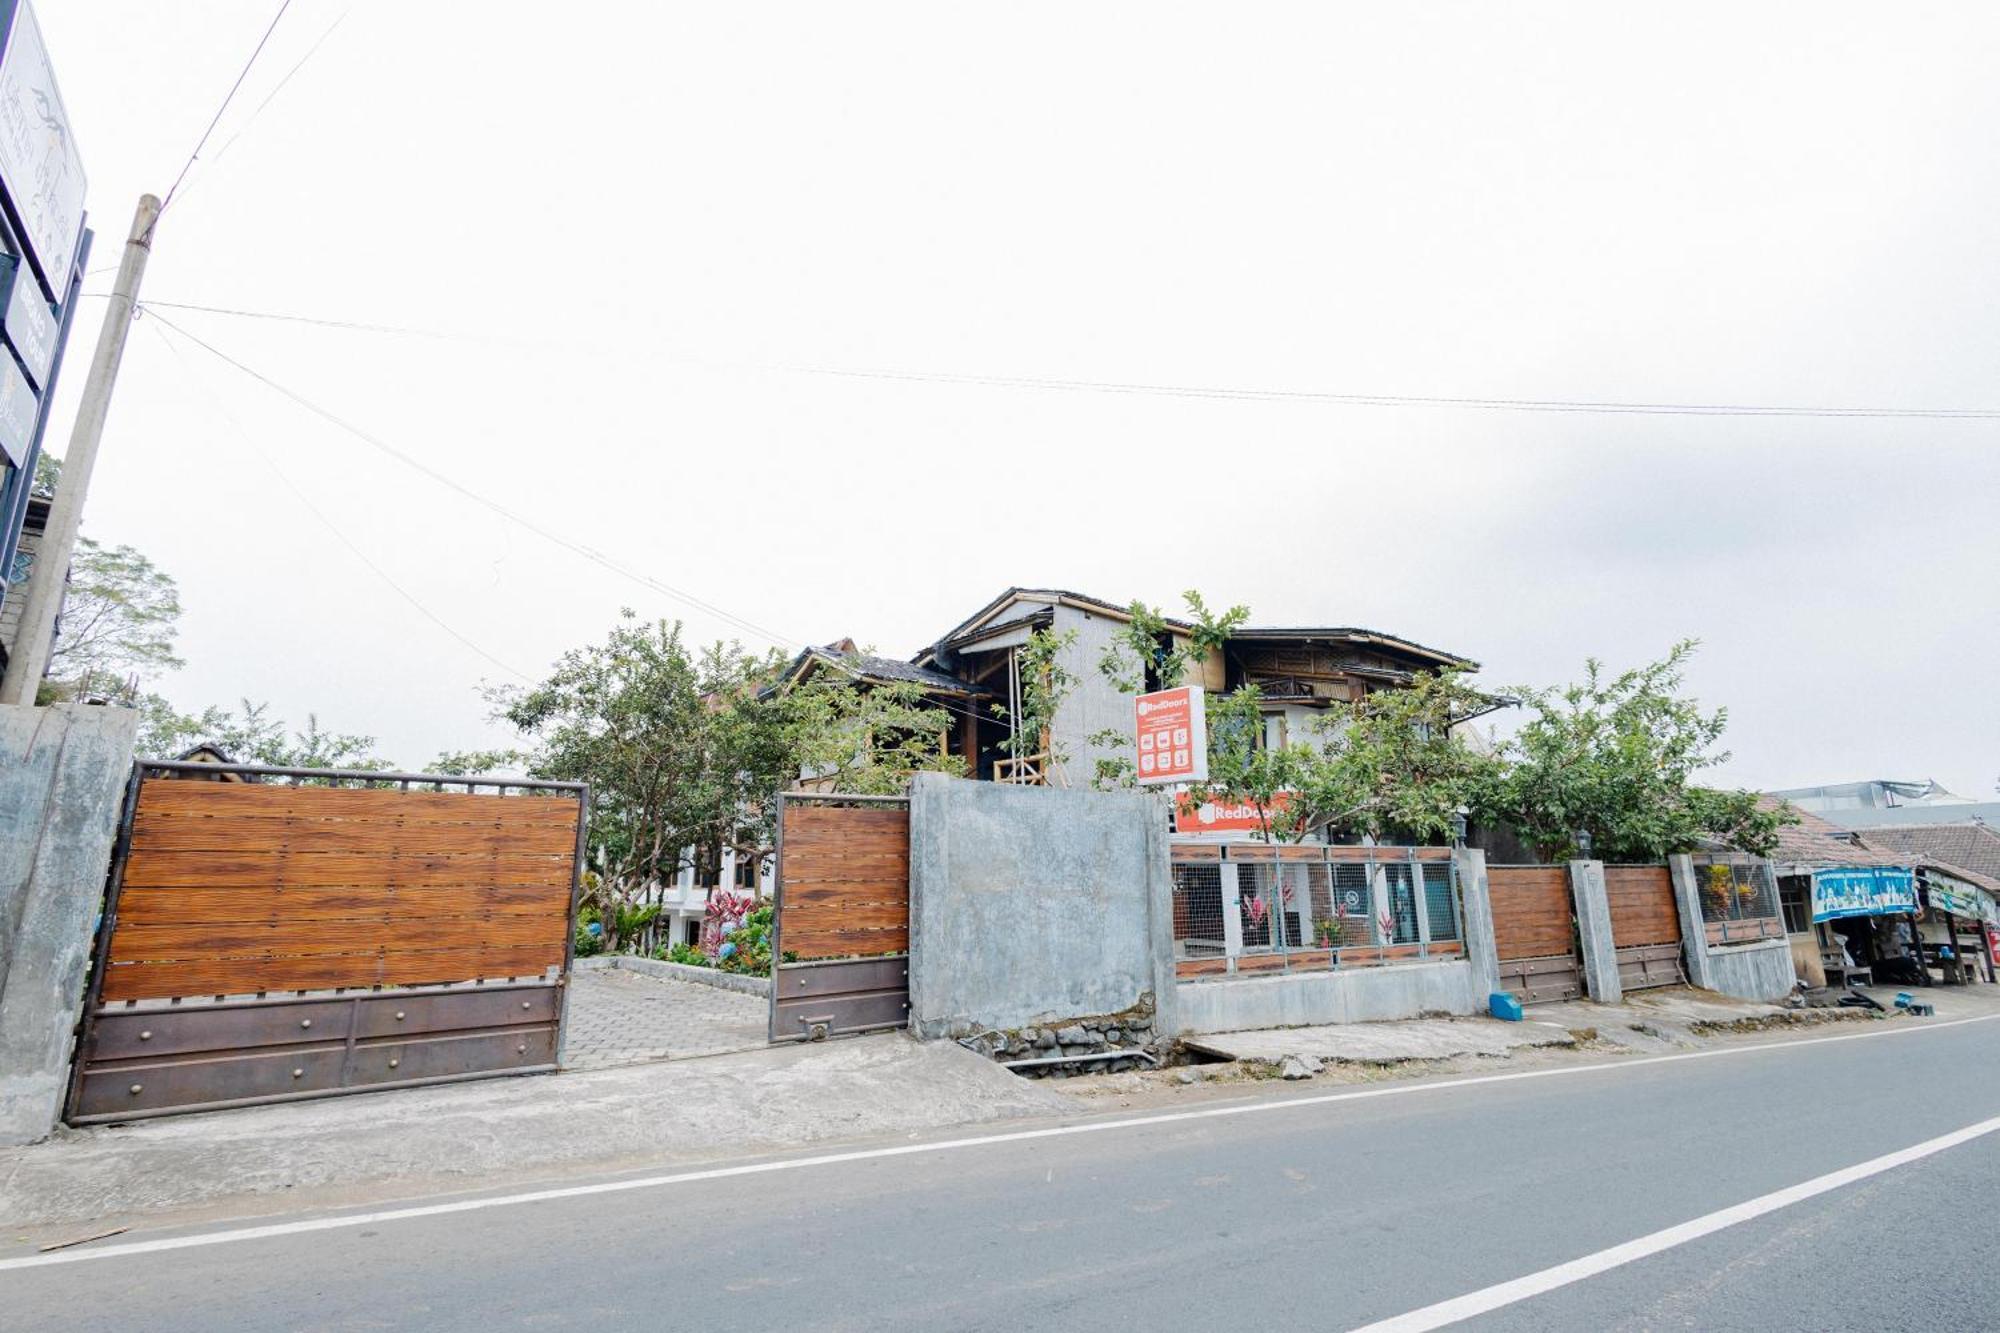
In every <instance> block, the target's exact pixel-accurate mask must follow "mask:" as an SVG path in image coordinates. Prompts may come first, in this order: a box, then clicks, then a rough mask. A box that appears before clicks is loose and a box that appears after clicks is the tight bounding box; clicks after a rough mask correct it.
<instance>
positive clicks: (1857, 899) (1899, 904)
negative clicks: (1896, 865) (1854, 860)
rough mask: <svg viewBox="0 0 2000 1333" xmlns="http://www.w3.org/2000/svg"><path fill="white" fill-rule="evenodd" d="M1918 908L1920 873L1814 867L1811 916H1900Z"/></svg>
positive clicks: (1829, 919) (1828, 917) (1828, 918)
mask: <svg viewBox="0 0 2000 1333" xmlns="http://www.w3.org/2000/svg"><path fill="white" fill-rule="evenodd" d="M1916 910H1917V877H1916V876H1915V875H1914V874H1912V873H1911V872H1910V871H1908V870H1876V869H1863V868H1861V867H1858V866H1857V867H1854V868H1852V869H1848V870H1815V871H1813V881H1812V919H1813V920H1815V921H1832V920H1834V919H1835V918H1836V917H1844V916H1897V915H1900V914H1901V913H1904V912H1914V911H1916Z"/></svg>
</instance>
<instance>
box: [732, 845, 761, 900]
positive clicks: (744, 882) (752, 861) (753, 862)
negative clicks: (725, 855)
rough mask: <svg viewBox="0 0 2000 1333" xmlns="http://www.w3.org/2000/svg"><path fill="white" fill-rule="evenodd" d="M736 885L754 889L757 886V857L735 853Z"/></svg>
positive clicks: (740, 887) (741, 887)
mask: <svg viewBox="0 0 2000 1333" xmlns="http://www.w3.org/2000/svg"><path fill="white" fill-rule="evenodd" d="M736 887H737V888H739V889H748V890H751V891H755V889H756V888H757V858H756V857H754V856H745V855H743V854H742V853H741V852H738V853H737V854H736Z"/></svg>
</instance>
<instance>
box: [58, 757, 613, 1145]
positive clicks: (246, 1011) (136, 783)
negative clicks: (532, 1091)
mask: <svg viewBox="0 0 2000 1333" xmlns="http://www.w3.org/2000/svg"><path fill="white" fill-rule="evenodd" d="M229 774H234V775H237V776H238V777H239V778H248V779H259V778H292V779H302V778H303V779H324V780H328V781H329V782H332V781H340V782H364V781H365V782H376V783H394V784H396V786H397V789H398V790H400V791H408V790H409V789H410V785H411V784H412V783H420V784H423V785H425V786H432V785H437V786H443V787H463V788H465V789H466V792H467V793H468V794H472V793H474V792H476V791H477V789H478V788H481V787H491V788H494V789H495V791H494V793H493V794H494V795H499V794H500V793H501V791H502V790H503V789H520V790H532V791H552V792H568V793H573V794H574V795H575V796H576V798H577V832H576V850H575V853H574V856H573V857H572V859H571V863H570V891H569V910H568V912H567V914H566V919H565V923H564V926H565V928H564V933H563V955H562V970H561V972H560V973H559V974H558V975H557V977H556V978H555V980H553V981H535V982H511V981H497V982H494V983H492V984H487V983H485V982H483V981H468V982H464V983H454V984H450V985H433V986H412V987H387V988H380V987H378V988H374V989H371V990H367V991H357V990H356V989H355V988H352V987H347V988H334V989H329V990H321V991H307V992H305V993H304V994H299V995H291V996H281V997H275V998H267V997H265V996H264V995H262V994H259V995H258V996H257V997H256V998H253V999H241V998H235V999H227V1000H222V1001H218V1002H214V1003H209V1004H199V1005H182V1004H181V1003H180V1001H179V1000H178V999H176V1000H173V1001H171V1002H170V1004H168V1005H166V1006H160V1005H154V1006H151V1007H147V1008H140V1007H125V1008H115V1009H107V1008H105V1007H104V1001H103V992H104V976H105V970H106V968H107V967H108V965H109V963H110V954H111V941H112V937H113V936H114V935H115V934H116V933H117V928H118V909H119V905H120V901H121V899H122V897H123V894H124V889H125V871H126V866H127V864H128V863H129V861H130V860H131V854H132V826H133V822H134V819H135V817H136V816H137V814H138V805H139V793H140V791H141V789H142V788H143V787H144V785H145V779H146V778H147V776H148V775H157V776H159V777H173V776H182V777H187V778H208V779H211V780H219V779H221V778H222V777H223V776H224V775H229ZM294 785H296V783H294ZM589 828H590V785H589V784H588V783H583V782H552V781H545V780H540V779H530V778H498V777H481V776H471V777H467V776H458V775H453V774H443V773H395V772H374V771H371V770H365V769H320V768H281V767H274V766H271V765H266V764H211V763H199V762H194V761H188V760H165V759H141V760H137V761H135V762H134V763H133V765H132V775H131V777H129V778H128V779H127V780H126V787H125V800H124V806H123V809H122V811H121V812H120V815H119V823H118V837H117V841H116V842H115V843H114V844H113V848H112V857H111V868H110V872H109V874H108V876H107V881H106V885H105V890H104V899H103V906H102V910H101V911H100V914H99V918H98V925H97V936H96V940H95V943H94V947H93V951H92V957H91V966H90V983H89V987H88V989H87V990H86V992H85V996H84V1004H83V1011H82V1013H81V1014H80V1015H79V1016H78V1019H77V1022H76V1026H75V1028H74V1030H73V1040H72V1046H71V1052H70V1078H69V1090H68V1094H67V1096H66V1097H65V1099H64V1114H63V1119H64V1121H65V1123H68V1124H72V1125H86V1124H102V1123H109V1122H124V1121H130V1120H142V1119H150V1118H153V1117H156V1116H164V1115H184V1114H191V1113H194V1112H198V1111H215V1110H224V1109H229V1108H233V1107H239V1106H255V1105H262V1104H265V1103H271V1102H293V1101H307V1100H312V1099H317V1098H321V1097H334V1096H342V1095H346V1094H349V1093H357V1092H374V1091H378V1090H381V1089H384V1088H392V1087H420V1086H426V1085H430V1084H437V1083H456V1082H462V1081H465V1080H469V1079H477V1078H493V1077H497V1076H500V1075H503V1074H534V1073H553V1072H556V1071H557V1070H559V1069H560V1068H561V1067H562V1053H563V1043H564V1040H565V1038H566V1036H567V1029H568V1021H569V1003H568V999H569V977H570V973H571V970H572V968H573V966H574V964H575V961H576V914H577V906H578V901H579V896H580V894H579V890H580V889H581V887H582V869H583V859H584V854H585V849H586V840H587V838H588V834H589ZM500 997H504V998H500ZM516 1005H518V1006H519V1010H518V1011H517V1010H516V1009H515V1007H514V1006H516ZM523 1013H525V1015H526V1016H525V1017H523V1016H522V1014H523ZM302 1014H303V1015H306V1017H303V1018H301V1017H300V1015H302ZM383 1014H387V1015H388V1022H389V1023H392V1024H395V1025H396V1026H395V1027H394V1028H392V1029H387V1030H384V1029H383V1027H382V1022H381V1017H382V1015H383ZM412 1015H414V1021H412ZM320 1019H324V1020H326V1021H324V1022H323V1024H322V1026H321V1028H320V1033H321V1035H320V1036H317V1037H308V1036H307V1035H305V1034H306V1033H307V1032H309V1031H310V1029H311V1028H312V1026H313V1023H314V1021H315V1020H320ZM202 1026H208V1027H219V1028H220V1029H221V1030H222V1033H223V1034H225V1035H227V1036H228V1037H229V1038H231V1039H232V1041H233V1043H234V1044H232V1045H229V1046H224V1047H217V1046H213V1045H208V1046H204V1045H202V1044H201V1043H203V1042H204V1041H213V1040H214V1039H215V1034H202V1033H201V1032H200V1031H199V1029H200V1028H201V1027H202ZM128 1029H129V1030H128ZM393 1034H401V1035H400V1037H398V1036H397V1035H393ZM155 1040H159V1041H160V1044H159V1045H158V1046H154V1045H152V1043H153V1042H154V1041H155ZM138 1043H146V1045H145V1046H144V1047H143V1048H142V1047H141V1046H139V1045H138ZM250 1043H255V1044H254V1045H252V1044H250ZM333 1043H338V1045H334V1044H333ZM510 1044H511V1045H512V1046H514V1047H515V1050H514V1051H513V1052H512V1054H513V1055H514V1056H515V1057H516V1058H515V1059H514V1060H512V1061H507V1060H506V1059H505V1057H506V1055H507V1052H506V1050H505V1047H506V1046H507V1045H510ZM308 1045H311V1046H314V1047H316V1049H314V1050H310V1051H307V1050H304V1049H303V1048H304V1047H306V1046H308ZM177 1046H178V1049H176V1047H177ZM100 1048H101V1049H100ZM141 1049H144V1050H145V1051H146V1052H147V1053H148V1055H149V1056H150V1057H151V1059H152V1060H153V1063H151V1064H149V1065H147V1066H146V1068H147V1069H149V1070H151V1069H164V1070H166V1071H169V1072H168V1073H167V1077H168V1079H169V1080H170V1082H169V1086H170V1087H174V1086H179V1087H184V1088H188V1089H189V1090H190V1091H194V1092H197V1093H198V1092H200V1091H201V1090H203V1089H205V1088H207V1087H208V1085H209V1083H210V1081H211V1080H214V1081H216V1082H217V1084H218V1086H217V1087H216V1091H217V1092H219V1093H222V1094H223V1095H219V1096H215V1097H212V1098H210V1099H208V1100H205V1101H198V1102H188V1103H184V1104H175V1105H171V1106H162V1107H157V1108H151V1109H147V1108H134V1109H127V1110H122V1111H116V1112H109V1111H86V1110H84V1109H83V1108H84V1101H85V1081H86V1076H87V1075H91V1074H103V1073H114V1072H118V1071H120V1070H121V1069H124V1068H128V1067H130V1066H127V1065H120V1064H117V1063H113V1064H110V1065H109V1066H102V1065H100V1066H99V1067H97V1068H93V1067H92V1066H93V1063H94V1062H97V1061H113V1062H116V1061H123V1060H133V1059H135V1058H136V1057H137V1055H138V1052H139V1050H141ZM377 1049H381V1050H383V1051H385V1052H387V1053H385V1054H384V1056H383V1066H384V1067H383V1068H382V1069H381V1070H374V1069H369V1068H360V1067H357V1066H358V1064H359V1063H360V1061H359V1058H358V1053H362V1052H369V1051H373V1050H377ZM221 1051H239V1052H244V1053H249V1052H256V1055H255V1056H252V1057H251V1059H261V1058H262V1057H263V1056H270V1057H273V1058H272V1059H271V1060H270V1061H269V1067H268V1068H267V1069H263V1070H256V1069H250V1068H244V1069H240V1070H237V1071H230V1070H227V1069H224V1068H221V1067H220V1066H222V1065H223V1063H224V1062H223V1061H222V1060H220V1059H217V1058H214V1057H215V1056H217V1054H218V1053H219V1052H221ZM332 1055H338V1056H339V1059H338V1060H337V1061H334V1060H328V1059H324V1058H320V1059H313V1058H311V1057H315V1056H317V1057H326V1056H332ZM175 1056H182V1057H185V1058H184V1059H182V1060H180V1061H175V1060H174V1058H173V1057H175ZM278 1057H282V1058H278ZM405 1060H408V1061H410V1063H411V1066H412V1067H411V1068H410V1069H409V1070H407V1071H406V1070H404V1069H403V1063H404V1061H405ZM294 1061H296V1062H297V1063H294ZM236 1063H237V1064H238V1065H239V1066H247V1065H249V1064H250V1060H238V1061H237V1062H236ZM204 1065H206V1066H210V1067H209V1068H207V1069H204V1068H203V1066H204ZM287 1065H289V1066H291V1068H290V1069H289V1070H285V1069H284V1068H283V1066H287ZM390 1069H393V1070H395V1071H396V1072H395V1073H394V1074H390V1073H388V1072H387V1071H388V1070H390ZM176 1070H186V1071H189V1072H188V1073H187V1074H186V1075H185V1076H183V1077H181V1078H179V1079H177V1080H176V1079H175V1078H174V1074H173V1072H171V1071H176ZM272 1070H276V1071H278V1072H277V1074H276V1075H273V1074H272V1073H271V1072H270V1071H272ZM232 1072H234V1073H235V1074H236V1075H237V1081H240V1082H241V1083H242V1084H243V1087H244V1090H243V1091H241V1092H235V1095H230V1094H231V1093H232V1092H234V1091H235V1090H233V1089H231V1088H229V1087H227V1086H226V1085H228V1084H229V1083H230V1082H231V1081H232V1079H231V1074H232ZM308 1073H311V1074H312V1075H313V1078H312V1081H313V1082H314V1083H315V1084H316V1085H318V1086H313V1087H310V1088H305V1089H301V1090H298V1091H293V1090H291V1088H292V1087H294V1086H296V1081H297V1080H302V1079H305V1078H306V1076H307V1074H308ZM279 1078H282V1082H278V1081H277V1079H279ZM329 1081H330V1083H331V1085H330V1086H328V1085H326V1084H327V1083H328V1082H329ZM142 1087H143V1084H134V1085H132V1093H133V1095H138V1094H139V1091H140V1089H141V1088H142ZM280 1088H282V1089H284V1090H282V1091H280V1090H275V1089H280ZM260 1089H273V1090H260Z"/></svg>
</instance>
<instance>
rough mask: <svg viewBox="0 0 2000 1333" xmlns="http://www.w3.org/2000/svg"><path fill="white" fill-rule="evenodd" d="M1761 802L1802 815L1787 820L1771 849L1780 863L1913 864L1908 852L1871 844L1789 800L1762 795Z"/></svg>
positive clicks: (1769, 807) (1766, 806)
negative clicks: (1776, 847) (1795, 820)
mask: <svg viewBox="0 0 2000 1333" xmlns="http://www.w3.org/2000/svg"><path fill="white" fill-rule="evenodd" d="M1757 804H1758V805H1759V806H1761V807H1763V808H1764V809H1766V810H1777V809H1789V810H1791V812H1792V813H1793V814H1794V815H1796V816H1797V817H1798V821H1799V822H1798V823H1796V824H1787V825H1785V826H1784V827H1783V828H1781V829H1779V830H1778V849H1777V850H1776V851H1775V852H1773V853H1771V860H1772V861H1773V862H1774V863H1775V864H1777V865H1780V866H1804V867H1806V868H1808V869H1811V868H1814V867H1818V868H1822V869H1827V868H1832V867H1835V866H1881V867H1885V868H1889V867H1895V868H1900V869H1909V868H1911V867H1912V865H1913V863H1912V862H1911V860H1910V858H1909V857H1908V856H1898V855H1896V854H1895V853H1893V852H1888V851H1883V850H1880V849H1878V848H1875V847H1871V846H1869V845H1868V843H1866V842H1865V841H1863V840H1862V838H1861V835H1859V834H1857V833H1855V832H1853V831H1852V830H1850V829H1844V828H1841V827H1839V826H1838V825H1834V824H1829V823H1827V822H1826V821H1825V820H1824V819H1821V818H1820V817H1819V816H1818V815H1814V814H1808V813H1807V812H1806V811H1804V810H1801V809H1799V808H1798V807H1797V806H1794V805H1791V804H1790V803H1789V802H1786V801H1781V800H1778V799H1777V798H1776V797H1772V796H1760V797H1758V798H1757ZM1869 836H1870V837H1871V838H1872V837H1873V836H1874V834H1873V833H1872V832H1871V833H1870V834H1869Z"/></svg>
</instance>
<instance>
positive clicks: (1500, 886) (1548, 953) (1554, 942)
mask: <svg viewBox="0 0 2000 1333" xmlns="http://www.w3.org/2000/svg"><path fill="white" fill-rule="evenodd" d="M1486 882H1487V888H1488V891H1489V893H1490V894H1491V897H1492V903H1493V939H1494V944H1495V946H1496V948H1497V951H1498V953H1499V955H1500V957H1501V958H1503V959H1513V958H1545V957H1552V956H1554V955H1557V954H1567V953H1569V952H1570V951H1571V950H1572V949H1573V948H1574V947H1575V946H1574V943H1573V941H1574V938H1575V930H1574V927H1573V925H1572V921H1571V912H1570V901H1569V872H1568V871H1567V870H1566V869H1565V868H1564V867H1562V866H1494V867H1492V868H1491V869H1489V870H1488V871H1487V873H1486Z"/></svg>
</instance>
